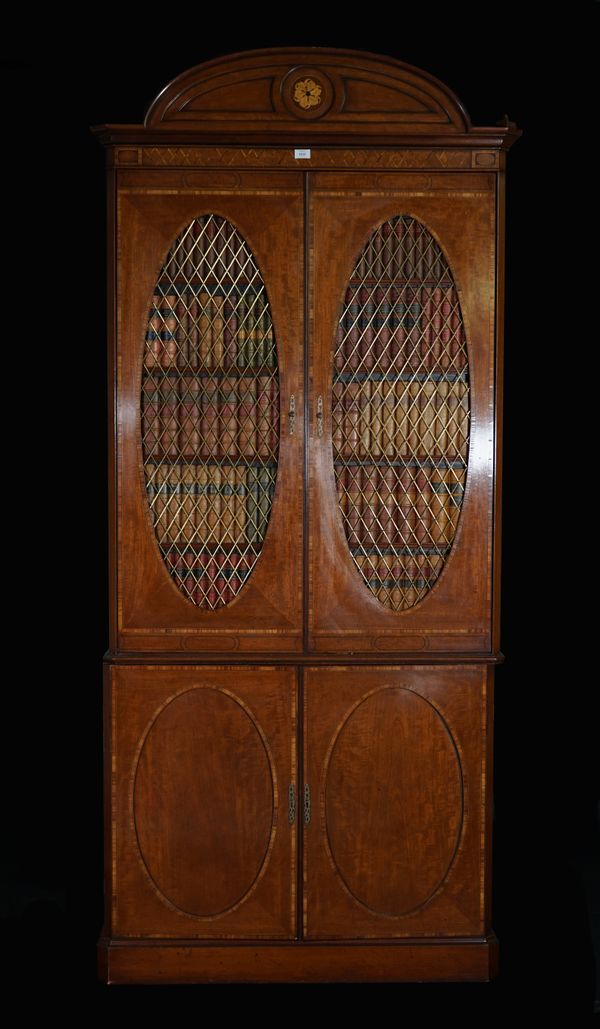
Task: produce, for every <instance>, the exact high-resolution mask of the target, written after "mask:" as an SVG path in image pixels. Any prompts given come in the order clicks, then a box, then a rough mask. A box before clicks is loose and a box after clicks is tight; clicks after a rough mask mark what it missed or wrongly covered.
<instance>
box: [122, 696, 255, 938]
mask: <svg viewBox="0 0 600 1029" xmlns="http://www.w3.org/2000/svg"><path fill="white" fill-rule="evenodd" d="M134 816H135V827H136V832H137V838H138V843H139V847H140V851H141V854H142V857H143V860H144V863H145V865H146V868H147V870H148V872H149V874H150V876H151V878H152V880H153V882H154V884H155V885H156V888H157V890H158V891H159V892H160V893H161V894H163V896H164V897H166V899H167V900H168V901H170V902H171V903H172V904H174V905H175V906H176V907H177V908H179V909H180V910H181V911H184V912H186V913H187V914H191V915H200V916H204V917H209V916H216V915H218V914H221V913H223V912H225V911H227V910H228V909H230V908H231V907H233V906H234V905H235V904H236V903H238V902H239V901H240V900H241V899H242V898H243V897H245V896H246V894H247V893H248V891H249V890H250V888H251V887H252V885H253V883H254V882H255V881H256V879H257V877H258V875H259V874H260V871H261V868H262V866H263V864H264V861H265V858H266V855H267V851H268V847H269V840H270V837H271V831H272V826H273V778H272V774H271V767H270V762H269V757H268V754H267V751H266V749H265V745H264V743H263V740H262V737H261V734H260V732H259V730H258V728H257V726H256V725H255V724H254V722H253V721H252V719H251V718H250V717H249V715H248V714H247V713H246V711H245V710H244V708H243V707H241V705H240V704H238V703H237V702H236V701H234V700H233V699H232V698H231V697H230V696H228V695H227V694H226V693H222V692H220V691H218V690H216V689H212V688H206V689H194V690H190V691H188V692H187V693H183V694H180V695H179V696H178V697H176V698H175V699H174V700H173V701H171V703H170V704H168V705H167V706H166V707H165V708H164V709H163V710H162V711H161V712H160V714H159V715H158V717H157V718H156V720H155V721H154V723H153V724H152V726H151V728H150V730H149V732H148V734H147V736H146V739H145V741H144V745H143V747H142V751H141V754H140V758H139V762H138V765H137V769H136V774H135V785H134Z"/></svg>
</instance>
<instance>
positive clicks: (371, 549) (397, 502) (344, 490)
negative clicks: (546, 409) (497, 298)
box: [332, 215, 470, 611]
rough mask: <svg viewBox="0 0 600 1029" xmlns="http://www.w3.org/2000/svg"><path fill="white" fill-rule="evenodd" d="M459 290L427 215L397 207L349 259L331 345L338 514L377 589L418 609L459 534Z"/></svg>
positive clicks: (462, 467) (465, 419)
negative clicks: (421, 218)
mask: <svg viewBox="0 0 600 1029" xmlns="http://www.w3.org/2000/svg"><path fill="white" fill-rule="evenodd" d="M469 409H470V402H469V374H468V359H467V347H466V341H465V335H464V326H463V321H462V316H461V311H460V305H459V299H458V294H457V291H456V287H455V284H454V280H453V278H452V274H451V271H450V269H449V267H448V263H447V261H446V259H445V257H444V254H443V253H442V251H441V249H440V247H439V245H438V243H437V242H436V240H435V239H434V237H433V236H432V235H431V233H429V232H428V230H427V229H426V228H425V226H424V225H422V224H421V223H420V222H418V221H417V220H416V219H413V218H410V217H408V216H404V215H403V216H398V217H395V218H393V219H391V220H390V221H387V222H385V223H384V224H383V225H381V226H379V228H378V229H377V230H376V231H375V232H374V233H373V235H372V236H371V237H370V239H369V240H368V241H367V244H366V245H365V247H364V249H363V251H362V253H361V254H360V256H359V258H358V260H357V262H356V265H355V267H354V270H353V273H352V276H351V279H350V283H349V285H348V288H347V291H346V297H345V303H344V306H343V310H342V315H341V318H340V322H339V326H338V333H337V341H336V345H335V350H334V377H333V402H332V433H333V452H334V469H335V479H336V485H337V490H338V498H339V503H340V509H341V514H342V520H343V524H344V529H345V533H346V538H347V540H348V545H349V547H350V552H351V554H352V557H353V558H354V561H355V564H356V566H357V568H358V569H359V571H360V573H361V575H362V577H363V579H364V580H365V582H366V584H367V585H368V587H369V589H370V590H371V592H372V593H373V594H374V595H375V596H376V597H377V598H378V600H379V601H380V602H381V603H382V604H384V605H385V606H386V607H388V608H392V609H393V610H395V611H400V610H405V609H408V608H411V607H414V605H415V604H417V603H418V602H419V601H420V600H422V599H423V597H425V596H426V594H427V593H428V591H429V590H430V589H431V587H432V586H433V584H434V583H435V581H436V580H437V578H438V577H439V575H440V573H441V571H442V568H443V566H444V563H445V561H446V558H447V556H448V554H449V552H450V548H451V546H452V543H453V540H454V536H455V533H456V528H457V522H458V516H459V513H460V509H461V504H462V499H463V493H464V488H465V479H466V470H467V456H468V446H469V418H470V411H469Z"/></svg>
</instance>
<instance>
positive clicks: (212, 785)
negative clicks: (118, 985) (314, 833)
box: [105, 666, 297, 939]
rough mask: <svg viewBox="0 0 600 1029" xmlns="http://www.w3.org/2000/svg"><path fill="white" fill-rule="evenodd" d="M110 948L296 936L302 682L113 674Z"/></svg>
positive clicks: (262, 675)
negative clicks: (295, 818)
mask: <svg viewBox="0 0 600 1029" xmlns="http://www.w3.org/2000/svg"><path fill="white" fill-rule="evenodd" d="M106 688H107V694H108V695H107V696H106V698H105V703H106V712H107V723H106V736H105V747H107V748H108V749H109V751H110V753H107V754H106V761H107V769H112V774H109V775H107V789H108V791H110V796H107V822H108V821H109V824H108V825H107V830H108V831H107V853H106V866H107V870H106V874H107V889H106V901H107V907H108V908H109V910H108V911H107V916H108V917H107V922H108V924H109V925H110V934H111V936H112V937H113V938H119V937H148V936H160V937H177V938H192V937H203V938H231V937H234V938H254V939H256V938H261V937H268V938H285V939H291V938H293V937H294V936H295V934H296V913H295V911H296V863H295V855H296V844H295V838H294V836H295V824H292V822H291V820H290V810H289V789H290V785H291V784H294V785H295V783H296V745H295V740H296V710H297V707H296V705H297V688H296V672H295V670H293V669H286V668H279V669H275V668H235V667H219V668H208V667H204V668H198V667H189V666H188V667H172V666H171V667H142V666H127V667H126V666H119V667H114V666H113V667H111V668H109V669H108V672H107V686H106Z"/></svg>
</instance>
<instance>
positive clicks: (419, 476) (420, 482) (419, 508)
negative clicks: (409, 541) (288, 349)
mask: <svg viewBox="0 0 600 1029" xmlns="http://www.w3.org/2000/svg"><path fill="white" fill-rule="evenodd" d="M430 505H431V486H430V483H429V480H428V477H427V472H426V471H425V469H423V468H418V469H417V471H416V475H415V537H416V541H417V543H420V544H423V543H430V542H431V506H430Z"/></svg>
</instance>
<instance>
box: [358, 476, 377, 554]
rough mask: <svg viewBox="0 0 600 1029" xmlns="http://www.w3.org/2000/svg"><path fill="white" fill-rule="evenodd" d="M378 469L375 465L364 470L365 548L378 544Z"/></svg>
mask: <svg viewBox="0 0 600 1029" xmlns="http://www.w3.org/2000/svg"><path fill="white" fill-rule="evenodd" d="M375 475H376V468H375V467H374V466H373V465H370V466H366V467H364V468H363V469H362V524H361V542H362V543H364V544H365V546H368V547H372V546H373V545H374V543H375V542H376V535H375V534H376V532H377V524H376V521H375V504H376V501H377V498H376V492H375V490H376V487H375Z"/></svg>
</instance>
